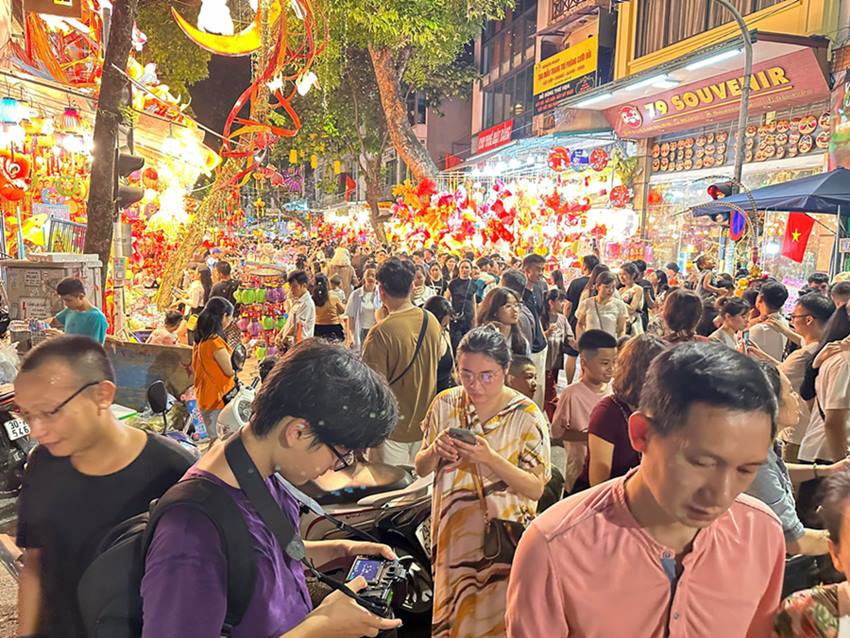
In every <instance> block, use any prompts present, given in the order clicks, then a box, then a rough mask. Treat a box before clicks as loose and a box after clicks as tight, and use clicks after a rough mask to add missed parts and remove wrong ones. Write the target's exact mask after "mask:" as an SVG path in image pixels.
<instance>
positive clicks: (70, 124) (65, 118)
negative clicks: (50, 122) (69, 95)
mask: <svg viewBox="0 0 850 638" xmlns="http://www.w3.org/2000/svg"><path fill="white" fill-rule="evenodd" d="M80 123H81V119H80V112H79V111H78V110H77V109H75V108H74V107H72V106H69V107H68V108H66V109H65V111H64V112H63V113H62V128H63V129H64V130H65V131H68V132H69V133H74V132H76V131H77V129H79V128H80Z"/></svg>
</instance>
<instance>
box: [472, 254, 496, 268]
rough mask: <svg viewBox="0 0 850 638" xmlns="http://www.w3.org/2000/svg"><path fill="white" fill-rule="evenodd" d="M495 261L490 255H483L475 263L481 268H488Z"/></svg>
mask: <svg viewBox="0 0 850 638" xmlns="http://www.w3.org/2000/svg"><path fill="white" fill-rule="evenodd" d="M492 263H493V260H492V259H490V258H489V257H481V258H480V259H479V260H478V261H476V262H475V265H476V266H478V267H479V268H486V267H487V266H490V265H491V264H492Z"/></svg>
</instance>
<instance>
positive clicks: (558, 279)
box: [552, 268, 567, 291]
mask: <svg viewBox="0 0 850 638" xmlns="http://www.w3.org/2000/svg"><path fill="white" fill-rule="evenodd" d="M552 281H553V282H554V283H555V287H556V288H557V289H558V290H563V291H566V289H567V288H566V286H565V285H564V273H562V272H561V271H560V270H559V269H557V268H556V269H555V270H553V271H552Z"/></svg>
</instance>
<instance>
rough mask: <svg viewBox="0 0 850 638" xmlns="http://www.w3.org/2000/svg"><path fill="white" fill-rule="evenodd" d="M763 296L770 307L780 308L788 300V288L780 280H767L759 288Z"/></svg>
mask: <svg viewBox="0 0 850 638" xmlns="http://www.w3.org/2000/svg"><path fill="white" fill-rule="evenodd" d="M759 294H760V295H761V298H762V299H764V303H765V304H767V307H768V308H773V309H776V310H778V309H780V308H781V307H782V306H784V305H785V302H786V301H787V300H788V289H787V288H786V287H785V285H784V284H781V283H779V282H778V281H767V282H765V284H764V285H763V286H762V287H761V288H760V289H759Z"/></svg>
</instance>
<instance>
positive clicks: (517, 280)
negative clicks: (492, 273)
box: [500, 268, 528, 296]
mask: <svg viewBox="0 0 850 638" xmlns="http://www.w3.org/2000/svg"><path fill="white" fill-rule="evenodd" d="M500 284H501V285H502V286H504V287H505V288H510V289H511V290H513V291H514V292H515V293H517V294H518V295H520V296H522V293H523V291H524V290H525V287H526V286H527V285H528V277H526V276H525V273H524V272H522V271H521V270H516V269H515V268H509V269H508V270H506V271H505V272H503V273H502V278H501V281H500Z"/></svg>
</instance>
